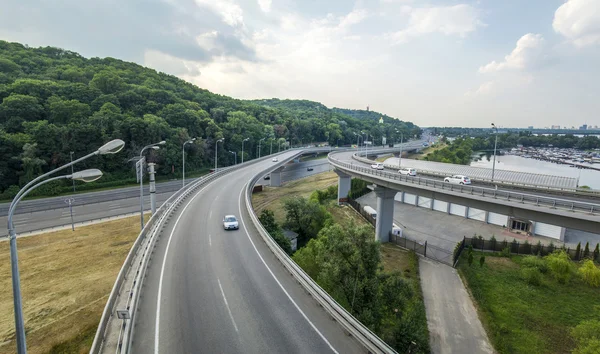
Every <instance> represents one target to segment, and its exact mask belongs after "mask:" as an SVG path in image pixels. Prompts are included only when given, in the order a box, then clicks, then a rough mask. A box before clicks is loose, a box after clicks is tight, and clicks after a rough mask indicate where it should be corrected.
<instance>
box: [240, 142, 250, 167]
mask: <svg viewBox="0 0 600 354" xmlns="http://www.w3.org/2000/svg"><path fill="white" fill-rule="evenodd" d="M248 140H250V138H246V139H244V140H242V163H244V141H248Z"/></svg>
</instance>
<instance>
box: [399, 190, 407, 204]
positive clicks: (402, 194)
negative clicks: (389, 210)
mask: <svg viewBox="0 0 600 354" xmlns="http://www.w3.org/2000/svg"><path fill="white" fill-rule="evenodd" d="M404 193H406V192H404V191H402V192H400V201H401V202H402V204H404Z"/></svg>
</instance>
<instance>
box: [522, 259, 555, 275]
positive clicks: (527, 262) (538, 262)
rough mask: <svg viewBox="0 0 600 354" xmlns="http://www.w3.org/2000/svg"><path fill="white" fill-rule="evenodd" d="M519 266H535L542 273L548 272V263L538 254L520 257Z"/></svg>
mask: <svg viewBox="0 0 600 354" xmlns="http://www.w3.org/2000/svg"><path fill="white" fill-rule="evenodd" d="M521 266H522V267H525V268H536V269H537V270H539V271H540V272H542V273H544V274H545V273H547V272H548V263H547V262H546V260H545V259H543V258H542V257H539V256H525V257H523V258H522V259H521Z"/></svg>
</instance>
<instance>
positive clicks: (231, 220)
mask: <svg viewBox="0 0 600 354" xmlns="http://www.w3.org/2000/svg"><path fill="white" fill-rule="evenodd" d="M223 228H224V229H225V230H238V229H239V228H240V224H239V223H238V221H237V219H236V217H235V215H225V217H224V218H223Z"/></svg>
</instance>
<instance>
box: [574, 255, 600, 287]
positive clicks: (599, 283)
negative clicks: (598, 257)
mask: <svg viewBox="0 0 600 354" xmlns="http://www.w3.org/2000/svg"><path fill="white" fill-rule="evenodd" d="M579 275H581V278H582V279H583V281H584V282H586V283H587V284H588V285H589V286H593V287H596V288H597V287H600V269H599V268H598V267H596V265H595V264H594V261H592V260H590V259H586V260H585V261H584V262H583V265H582V266H581V267H580V268H579Z"/></svg>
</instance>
